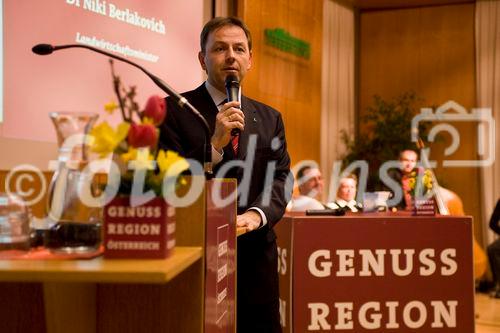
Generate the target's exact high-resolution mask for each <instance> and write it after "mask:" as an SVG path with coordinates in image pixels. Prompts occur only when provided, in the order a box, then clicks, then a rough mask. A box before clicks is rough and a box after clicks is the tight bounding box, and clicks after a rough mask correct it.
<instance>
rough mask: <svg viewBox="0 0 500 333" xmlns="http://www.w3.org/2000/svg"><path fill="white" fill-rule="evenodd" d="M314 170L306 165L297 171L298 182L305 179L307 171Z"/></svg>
mask: <svg viewBox="0 0 500 333" xmlns="http://www.w3.org/2000/svg"><path fill="white" fill-rule="evenodd" d="M309 169H312V167H311V166H310V165H304V166H303V167H302V168H300V169H299V171H297V180H301V179H302V178H303V177H304V174H305V173H306V171H307V170H309Z"/></svg>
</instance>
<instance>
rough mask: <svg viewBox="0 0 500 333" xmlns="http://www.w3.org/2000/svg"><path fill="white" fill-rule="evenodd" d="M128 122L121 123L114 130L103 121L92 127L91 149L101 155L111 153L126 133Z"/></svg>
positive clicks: (128, 126)
mask: <svg viewBox="0 0 500 333" xmlns="http://www.w3.org/2000/svg"><path fill="white" fill-rule="evenodd" d="M129 128H130V124H129V123H121V124H120V125H118V127H117V129H116V131H115V130H114V129H113V128H112V127H111V126H110V125H109V124H108V123H107V122H105V121H103V122H102V123H100V124H99V125H97V126H96V127H94V128H92V130H91V131H90V135H91V136H93V141H92V144H91V150H92V151H93V152H95V153H98V154H99V155H100V156H101V157H105V156H106V155H108V154H110V153H112V152H113V151H114V150H115V148H116V147H118V145H119V144H120V142H122V141H123V140H124V139H125V138H126V137H127V134H128V130H129Z"/></svg>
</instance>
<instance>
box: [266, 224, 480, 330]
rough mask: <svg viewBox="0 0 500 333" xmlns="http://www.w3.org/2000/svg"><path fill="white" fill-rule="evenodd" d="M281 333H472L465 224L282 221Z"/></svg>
mask: <svg viewBox="0 0 500 333" xmlns="http://www.w3.org/2000/svg"><path fill="white" fill-rule="evenodd" d="M275 230H276V234H277V236H278V248H279V249H278V250H279V256H280V258H279V265H278V271H279V272H280V298H281V300H280V304H281V306H280V309H281V316H282V321H281V322H282V326H283V327H284V330H283V331H284V332H300V333H302V332H313V331H319V332H330V331H340V332H356V333H362V332H392V331H393V332H422V333H427V332H439V333H444V332H450V333H451V332H473V331H474V278H473V268H472V267H473V265H472V241H473V238H472V218H471V217H453V216H437V217H412V216H397V215H369V216H367V215H352V216H345V217H312V216H305V215H294V216H286V217H284V218H283V220H282V221H281V222H280V223H278V224H277V225H276V226H275Z"/></svg>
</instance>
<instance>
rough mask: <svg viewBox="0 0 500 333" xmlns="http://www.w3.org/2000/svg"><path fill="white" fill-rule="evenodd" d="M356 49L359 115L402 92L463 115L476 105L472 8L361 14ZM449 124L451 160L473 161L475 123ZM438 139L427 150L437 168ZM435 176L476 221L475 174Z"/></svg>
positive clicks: (450, 170)
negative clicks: (376, 98) (454, 133)
mask: <svg viewBox="0 0 500 333" xmlns="http://www.w3.org/2000/svg"><path fill="white" fill-rule="evenodd" d="M359 45H360V50H359V64H360V67H359V98H358V102H359V112H360V115H362V114H363V113H364V112H365V110H366V107H367V106H369V105H370V104H372V101H373V98H372V96H373V95H374V94H378V95H380V96H382V98H384V99H390V98H393V97H395V96H397V95H399V94H401V93H403V92H406V91H415V92H416V93H417V94H418V95H419V96H421V97H423V98H424V99H425V102H424V103H423V105H422V106H439V105H442V104H443V103H445V102H447V101H448V100H454V101H456V102H458V103H459V104H461V105H463V106H464V107H466V108H467V109H468V110H470V109H471V108H473V107H475V106H476V102H475V100H476V98H475V59H474V47H475V46H474V4H457V5H449V6H434V7H422V8H413V9H399V10H384V11H371V12H362V13H361V14H360V43H359ZM453 125H454V126H456V127H457V129H458V130H459V133H460V134H461V142H460V148H459V149H458V151H457V152H456V153H455V154H453V155H452V156H450V157H451V158H453V159H475V158H476V147H477V140H476V133H477V131H476V124H474V123H462V124H453ZM360 126H361V128H362V127H363V124H360ZM443 139H444V141H443V142H441V143H439V144H433V145H432V146H431V149H432V153H431V158H432V159H435V160H438V161H439V164H440V165H441V161H442V160H443V158H444V149H445V148H446V147H448V145H449V144H450V143H451V137H450V136H449V135H447V134H445V135H443ZM436 174H437V176H438V178H439V179H441V180H442V183H443V185H444V186H446V187H447V188H449V189H451V190H453V191H455V192H456V193H457V194H458V195H459V196H460V197H461V198H462V199H463V201H464V208H465V212H466V213H467V214H471V215H473V216H474V217H475V220H476V221H481V220H480V217H481V216H480V214H481V213H480V203H479V200H478V199H479V198H480V196H479V191H480V187H479V169H477V168H465V167H464V168H449V167H448V168H446V169H445V170H443V168H441V167H439V168H438V169H437V170H436ZM475 227H476V228H479V223H476V225H475ZM478 231H479V230H478V229H476V235H479V234H480V233H479V232H478Z"/></svg>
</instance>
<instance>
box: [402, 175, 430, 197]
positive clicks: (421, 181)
mask: <svg viewBox="0 0 500 333" xmlns="http://www.w3.org/2000/svg"><path fill="white" fill-rule="evenodd" d="M432 187H433V181H432V173H431V171H430V170H424V169H423V168H417V169H416V170H413V171H412V172H411V173H410V175H409V177H408V190H409V193H410V195H411V196H412V197H416V196H418V197H429V196H430V195H431V190H432Z"/></svg>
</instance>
